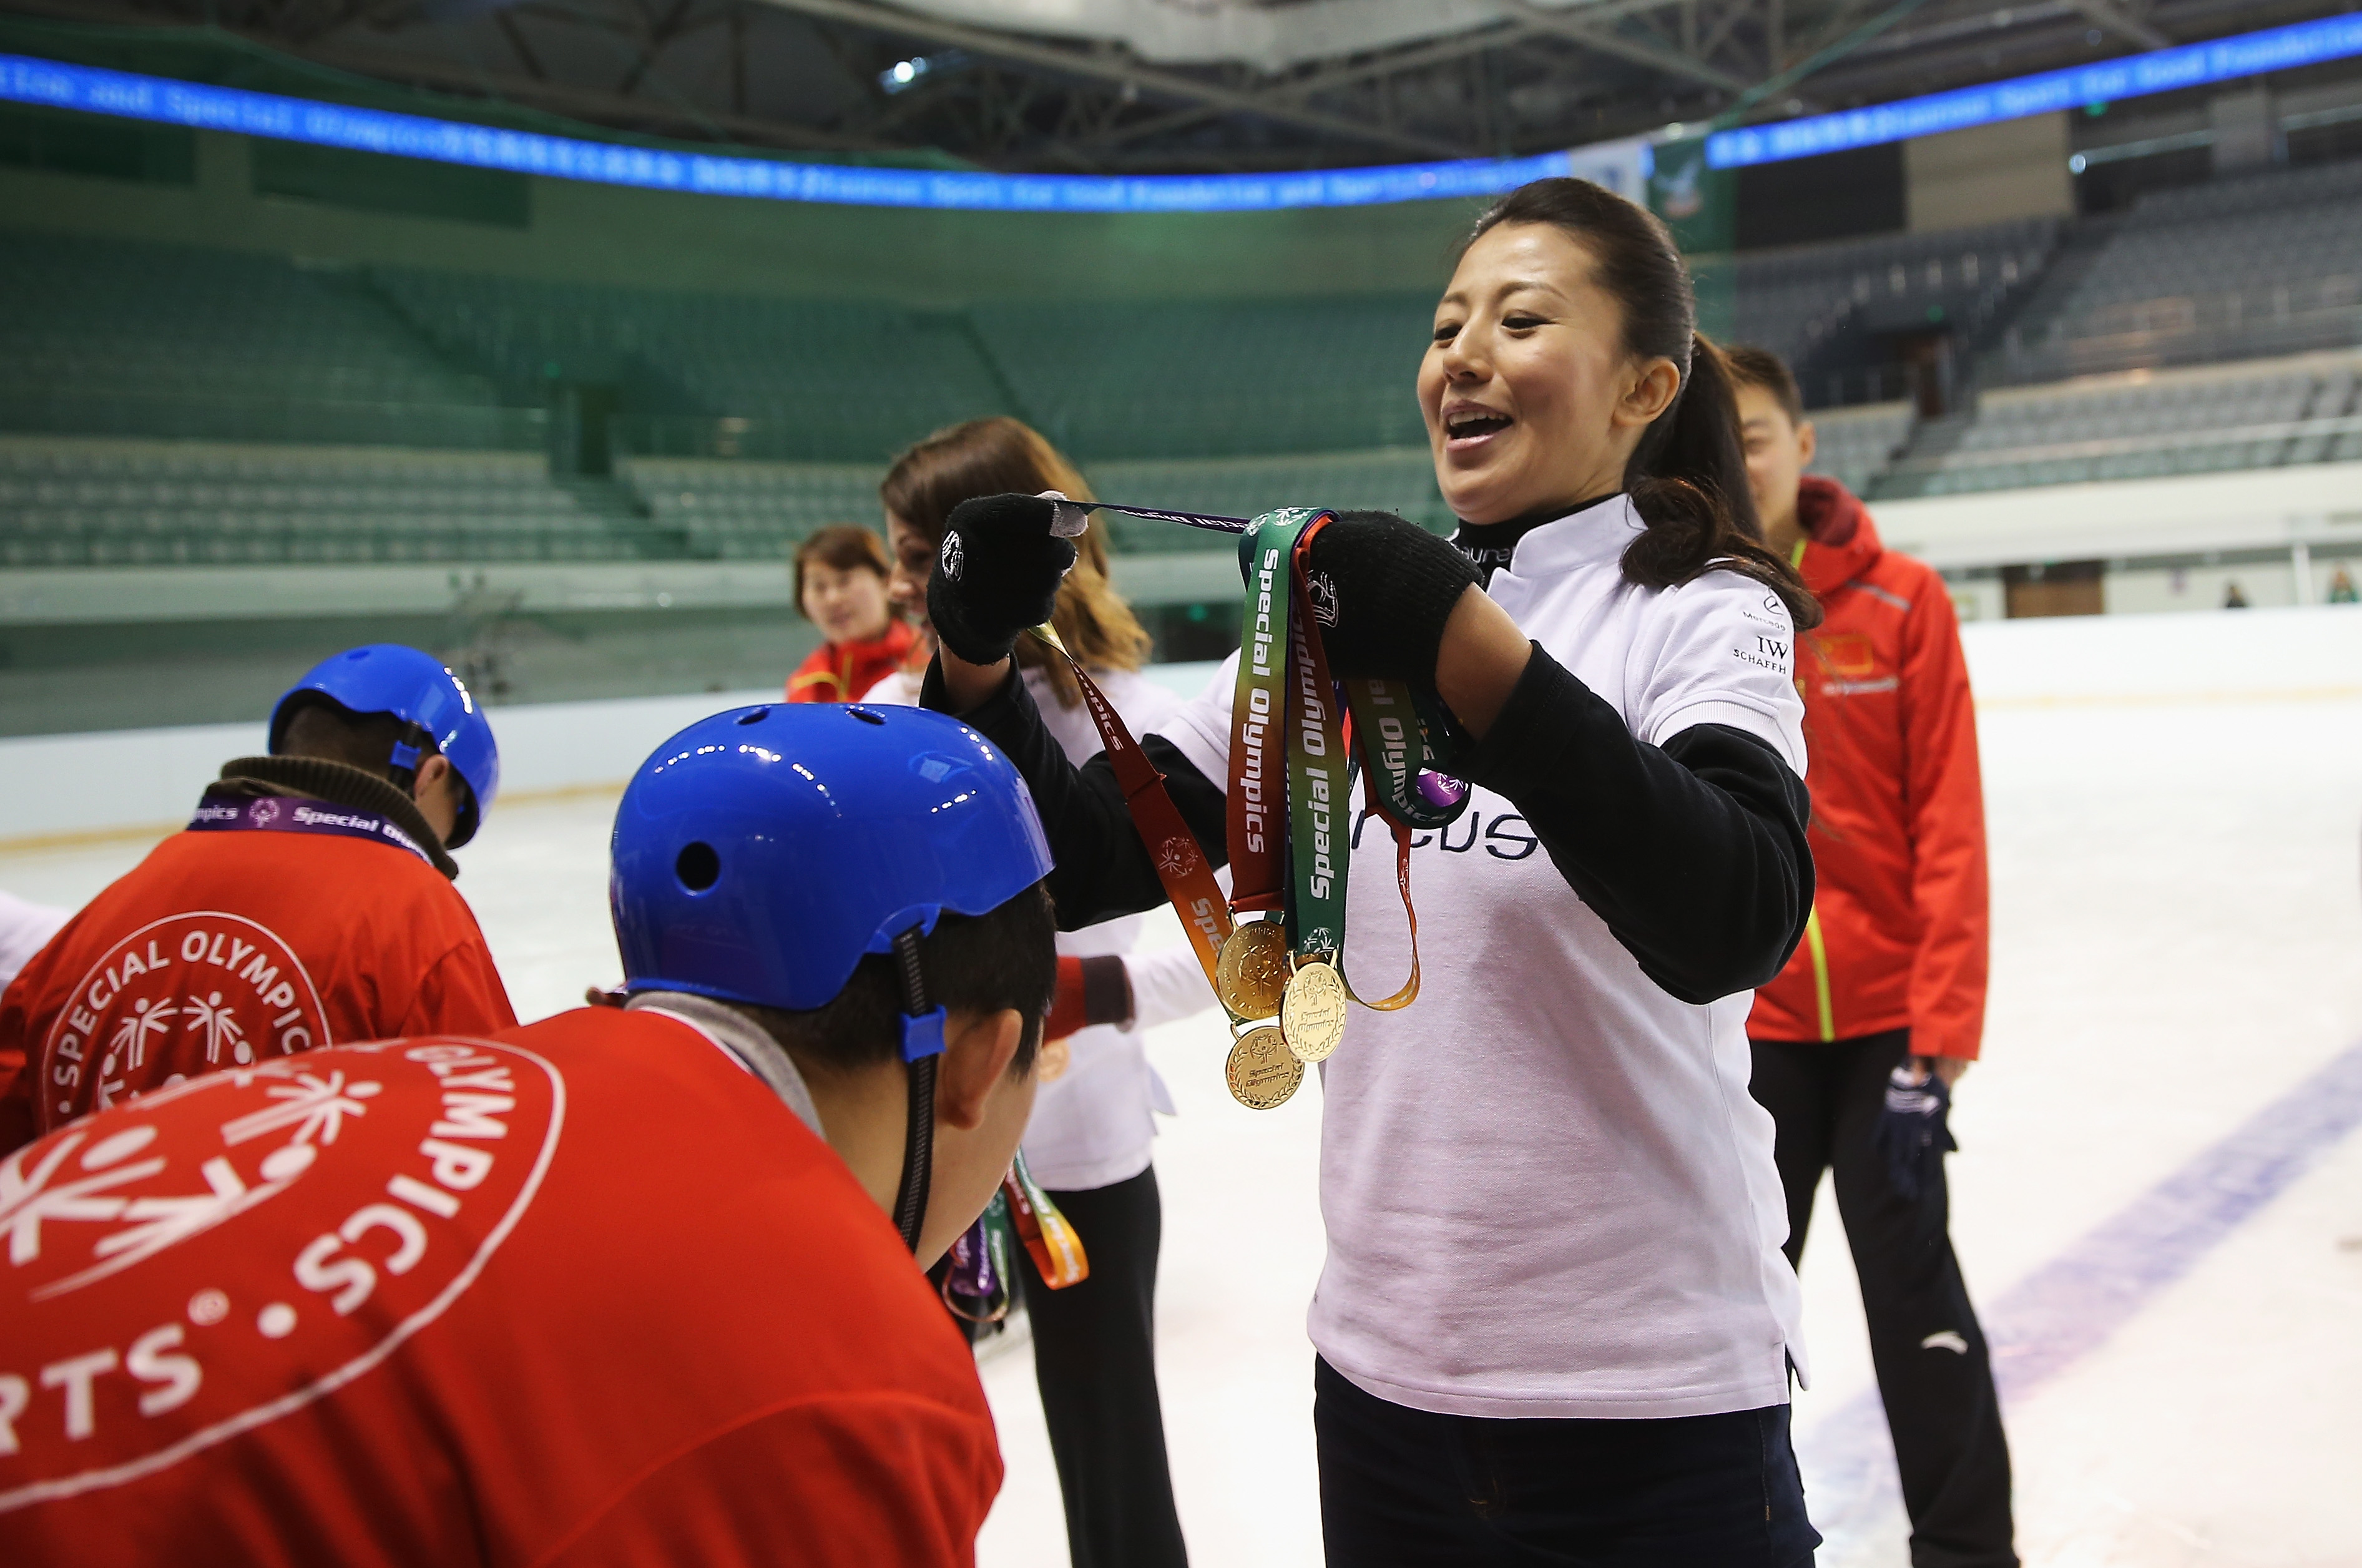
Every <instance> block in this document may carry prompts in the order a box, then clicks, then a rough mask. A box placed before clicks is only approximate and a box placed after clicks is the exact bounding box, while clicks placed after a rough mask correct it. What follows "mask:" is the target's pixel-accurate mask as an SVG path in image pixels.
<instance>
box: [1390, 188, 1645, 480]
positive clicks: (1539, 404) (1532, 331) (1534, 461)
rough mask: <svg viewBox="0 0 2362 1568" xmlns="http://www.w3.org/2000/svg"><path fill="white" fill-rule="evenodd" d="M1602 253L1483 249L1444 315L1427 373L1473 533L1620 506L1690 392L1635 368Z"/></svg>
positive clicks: (1461, 275) (1534, 231) (1466, 259)
mask: <svg viewBox="0 0 2362 1568" xmlns="http://www.w3.org/2000/svg"><path fill="white" fill-rule="evenodd" d="M1593 271H1594V268H1593V261H1592V256H1591V252H1590V251H1589V250H1588V249H1587V248H1585V247H1584V244H1583V242H1582V241H1581V240H1579V239H1577V238H1575V237H1573V235H1570V234H1568V233H1567V232H1566V231H1565V230H1563V229H1562V228H1559V227H1557V226H1555V225H1551V224H1502V225H1500V226H1497V227H1495V228H1491V229H1487V230H1486V231H1485V233H1484V234H1482V235H1480V236H1478V237H1477V238H1476V240H1475V242H1474V243H1473V244H1472V245H1470V246H1469V247H1468V249H1467V251H1466V253H1465V254H1463V255H1462V257H1461V259H1460V265H1459V267H1458V268H1457V269H1456V270H1455V271H1453V272H1452V275H1451V286H1450V287H1449V288H1448V289H1446V290H1445V292H1444V295H1443V298H1442V300H1441V301H1440V302H1439V303H1438V304H1437V305H1436V307H1435V337H1434V339H1433V340H1432V341H1431V342H1430V343H1429V345H1428V349H1427V357H1426V359H1423V360H1422V361H1421V362H1420V364H1419V370H1418V403H1419V412H1420V413H1421V414H1422V415H1424V416H1425V418H1426V420H1427V436H1428V445H1429V449H1430V450H1431V451H1432V452H1433V454H1434V457H1435V478H1436V483H1437V484H1438V485H1439V486H1440V487H1441V489H1442V491H1443V500H1444V503H1445V504H1446V505H1448V506H1450V507H1451V510H1452V513H1453V514H1454V515H1456V516H1458V517H1460V518H1461V519H1462V520H1463V521H1465V522H1469V523H1499V522H1504V521H1506V520H1507V519H1509V518H1512V517H1517V516H1520V515H1522V514H1524V513H1529V512H1532V511H1534V510H1536V509H1538V508H1540V507H1543V506H1549V505H1556V504H1565V503H1572V502H1577V501H1584V500H1588V499H1590V498H1592V497H1595V496H1600V495H1607V494H1612V493H1614V492H1615V491H1619V490H1621V489H1623V488H1624V466H1625V462H1626V460H1627V459H1628V458H1629V457H1630V456H1631V453H1632V448H1633V447H1636V446H1638V445H1639V439H1640V436H1641V433H1642V431H1643V430H1645V429H1646V428H1647V426H1648V424H1649V422H1650V420H1652V419H1654V418H1655V417H1656V416H1657V415H1658V414H1661V413H1663V412H1664V410H1665V407H1666V405H1667V404H1668V403H1671V402H1672V395H1673V393H1674V392H1675V391H1677V390H1678V389H1679V387H1680V371H1679V370H1678V369H1676V368H1675V366H1674V365H1673V363H1672V360H1670V359H1651V360H1647V361H1640V360H1636V359H1633V358H1632V357H1631V356H1630V355H1629V354H1628V353H1626V351H1625V348H1624V319H1623V315H1622V313H1621V312H1620V311H1619V310H1618V309H1617V304H1616V301H1615V299H1614V297H1613V296H1611V295H1610V294H1608V293H1606V291H1605V290H1603V289H1601V288H1600V287H1599V285H1598V284H1597V283H1595V282H1593V277H1592V274H1593Z"/></svg>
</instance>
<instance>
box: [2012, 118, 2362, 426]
mask: <svg viewBox="0 0 2362 1568" xmlns="http://www.w3.org/2000/svg"><path fill="white" fill-rule="evenodd" d="M2356 342H2362V163H2355V162H2344V163H2329V164H2321V165H2316V166H2314V167H2311V168H2304V169H2292V170H2284V171H2270V172H2266V173H2259V174H2254V175H2249V176H2247V177H2246V178H2243V179H2238V180H2223V181H2215V182H2209V183H2206V184H2202V185H2190V186H2182V187H2179V188H2176V189H2171V190H2163V191H2153V192H2150V193H2147V194H2146V195H2144V196H2142V197H2141V198H2140V199H2139V200H2138V201H2137V202H2136V204H2134V206H2133V208H2132V210H2131V211H2130V212H2129V213H2127V214H2125V215H2124V216H2123V217H2121V218H2119V219H2115V220H2114V221H2102V222H2095V223H2092V224H2089V225H2086V226H2084V228H2083V229H2082V231H2081V234H2080V235H2079V236H2078V237H2077V238H2076V240H2075V242H2074V243H2073V244H2072V245H2071V246H2070V248H2069V250H2068V253H2067V254H2065V255H2063V256H2061V257H2060V259H2059V261H2058V266H2057V267H2055V268H2054V269H2053V271H2052V272H2051V274H2050V276H2049V277H2047V279H2046V280H2045V281H2044V283H2043V285H2042V286H2041V287H2040V288H2039V289H2037V290H2036V292H2035V293H2034V295H2033V297H2032V298H2030V299H2029V300H2028V301H2027V303H2026V306H2025V310H2024V311H2023V312H2022V313H2021V314H2020V315H2019V316H2018V318H2017V319H2016V320H2015V321H2014V323H2013V324H2012V326H2011V328H2010V330H2009V331H2008V332H2007V333H2006V334H2005V335H2004V336H2003V339H2002V341H2001V342H2000V344H1999V345H1998V347H1997V348H1994V349H1993V350H1992V352H1990V353H1988V354H1987V356H1986V360H1985V363H1984V365H1983V366H1982V367H1981V377H1982V379H1983V380H1984V381H1986V383H1987V384H1990V385H1998V384H2003V383H2005V382H2021V383H2022V382H2031V381H2056V380H2058V379H2059V378H2061V377H2064V376H2070V375H2080V374H2088V373H2091V372H2094V371H2105V370H2130V369H2133V368H2135V367H2138V366H2145V365H2146V366H2165V365H2187V364H2195V363H2199V362H2201V361H2209V360H2212V361H2221V360H2231V359H2257V358H2261V357H2264V356H2266V355H2270V354H2285V353H2293V352H2299V351H2302V350H2307V349H2316V348H2344V347H2347V346H2349V345H2352V344H2355V343H2356Z"/></svg>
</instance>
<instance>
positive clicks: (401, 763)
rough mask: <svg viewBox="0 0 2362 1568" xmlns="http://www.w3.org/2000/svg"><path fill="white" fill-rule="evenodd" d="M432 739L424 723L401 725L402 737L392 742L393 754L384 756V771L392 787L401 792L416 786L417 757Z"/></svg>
mask: <svg viewBox="0 0 2362 1568" xmlns="http://www.w3.org/2000/svg"><path fill="white" fill-rule="evenodd" d="M434 739H435V737H434V736H432V735H430V734H427V733H426V727H425V725H424V724H409V725H405V726H404V727H403V732H402V738H401V739H400V740H398V741H396V742H394V743H393V754H392V756H389V757H387V758H386V765H387V766H386V773H387V776H388V778H391V779H392V783H393V787H394V788H395V789H397V790H401V791H402V792H403V794H405V795H407V794H409V793H410V792H411V791H412V790H414V789H416V788H417V786H418V759H419V758H420V757H421V756H425V752H426V748H427V746H428V745H432V744H433V743H434Z"/></svg>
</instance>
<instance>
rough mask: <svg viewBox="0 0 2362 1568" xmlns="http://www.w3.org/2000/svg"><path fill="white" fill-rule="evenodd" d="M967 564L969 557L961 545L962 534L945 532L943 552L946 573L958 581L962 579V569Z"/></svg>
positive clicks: (945, 574) (946, 575)
mask: <svg viewBox="0 0 2362 1568" xmlns="http://www.w3.org/2000/svg"><path fill="white" fill-rule="evenodd" d="M966 565H967V557H966V552H965V551H963V550H962V549H961V547H960V536H958V535H957V534H945V535H944V553H943V569H944V576H945V577H947V578H949V579H951V580H952V581H954V582H957V581H958V580H960V571H961V569H962V568H964V567H966Z"/></svg>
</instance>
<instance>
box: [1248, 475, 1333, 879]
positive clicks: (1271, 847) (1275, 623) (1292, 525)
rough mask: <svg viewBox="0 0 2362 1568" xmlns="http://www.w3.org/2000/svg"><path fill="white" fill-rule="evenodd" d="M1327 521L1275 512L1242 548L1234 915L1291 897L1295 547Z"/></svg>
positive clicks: (1302, 511) (1305, 513)
mask: <svg viewBox="0 0 2362 1568" xmlns="http://www.w3.org/2000/svg"><path fill="white" fill-rule="evenodd" d="M1320 515H1321V513H1318V512H1314V511H1310V510H1308V509H1306V508H1302V507H1297V508H1290V509H1288V510H1286V511H1281V512H1268V513H1264V515H1263V516H1261V517H1258V518H1256V519H1255V521H1254V523H1253V526H1251V527H1250V528H1249V529H1248V530H1247V533H1246V536H1245V537H1243V538H1242V539H1241V540H1240V541H1239V568H1240V571H1241V572H1242V575H1243V576H1244V577H1245V579H1246V592H1245V594H1244V596H1243V597H1242V601H1241V604H1240V609H1239V674H1238V685H1237V688H1236V690H1235V692H1234V694H1233V696H1232V698H1231V779H1230V790H1229V792H1228V794H1227V796H1226V797H1225V800H1226V803H1227V810H1228V812H1229V815H1228V819H1227V822H1228V829H1229V833H1228V838H1229V845H1230V852H1231V910H1232V911H1238V912H1244V911H1252V910H1273V909H1278V908H1280V907H1282V905H1283V904H1284V903H1285V902H1286V897H1287V885H1286V880H1287V873H1286V848H1285V846H1286V842H1287V841H1286V831H1287V830H1286V826H1285V823H1286V810H1287V801H1286V786H1285V784H1284V783H1283V781H1282V780H1283V774H1282V770H1281V760H1280V759H1281V757H1282V756H1283V755H1284V754H1285V750H1286V744H1287V743H1286V723H1287V702H1288V690H1287V688H1288V680H1287V666H1288V654H1289V647H1290V644H1289V640H1288V631H1287V626H1288V614H1287V611H1288V602H1289V599H1290V598H1291V597H1292V595H1291V593H1290V591H1289V586H1288V585H1289V582H1290V580H1291V579H1292V576H1293V569H1292V563H1293V556H1294V551H1295V548H1296V541H1297V536H1300V535H1301V534H1302V533H1303V532H1304V530H1305V527H1306V525H1308V524H1309V523H1311V522H1312V521H1313V519H1315V518H1316V517H1319V516H1320Z"/></svg>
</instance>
